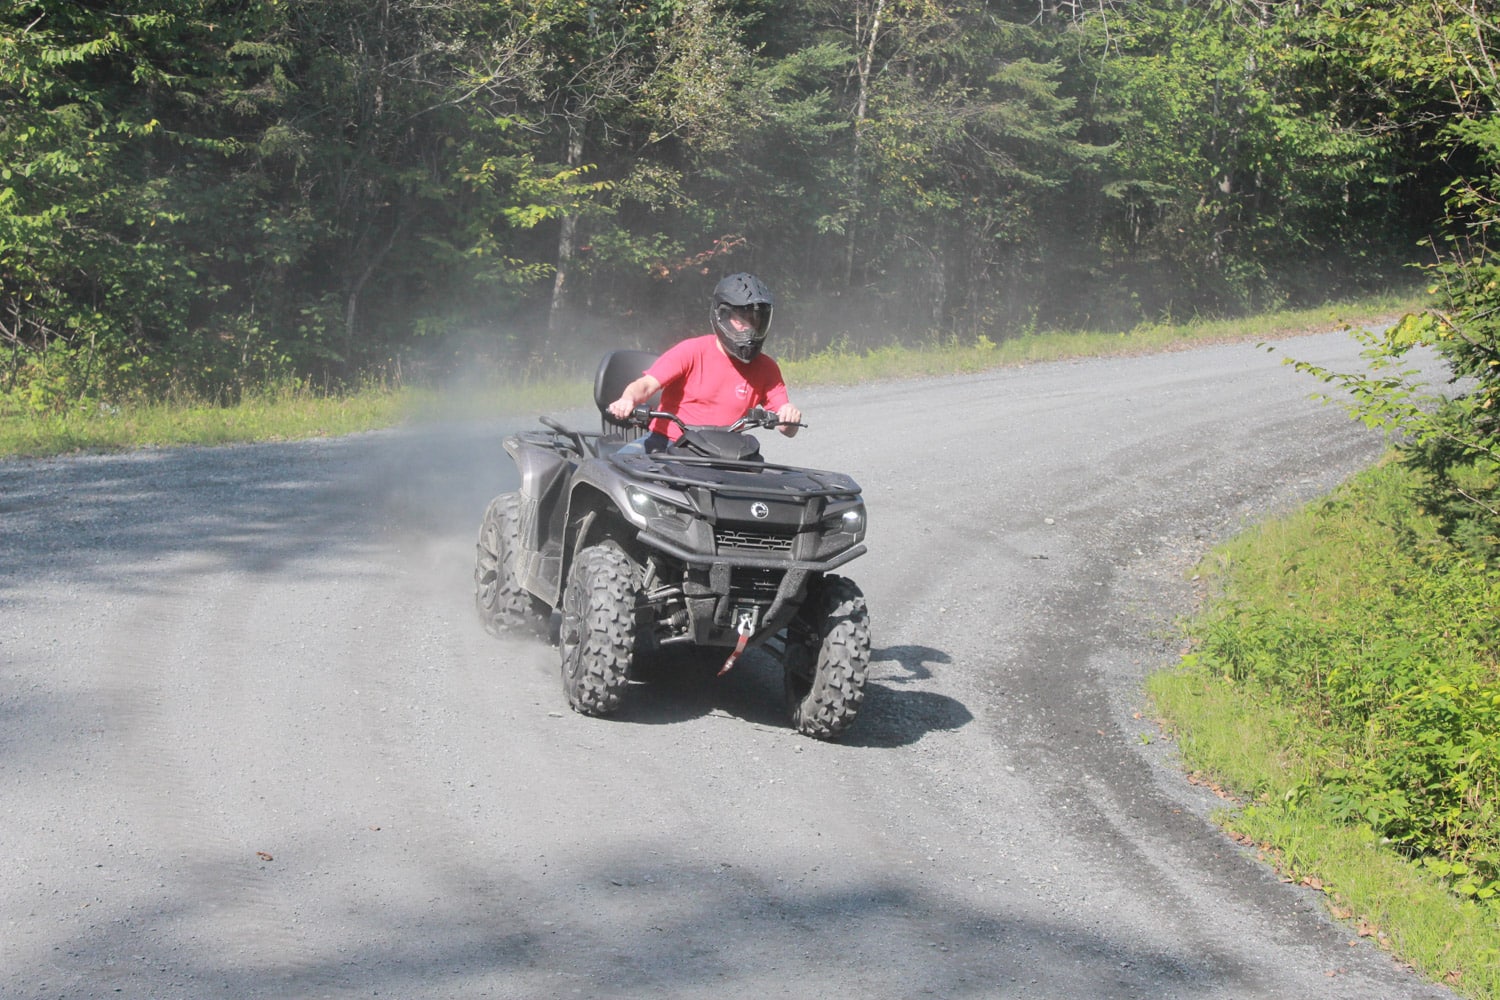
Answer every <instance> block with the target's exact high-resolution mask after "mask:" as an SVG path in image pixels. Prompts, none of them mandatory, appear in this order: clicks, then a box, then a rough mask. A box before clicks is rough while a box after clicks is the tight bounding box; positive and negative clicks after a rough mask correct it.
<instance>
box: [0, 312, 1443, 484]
mask: <svg viewBox="0 0 1500 1000" xmlns="http://www.w3.org/2000/svg"><path fill="white" fill-rule="evenodd" d="M1418 306H1419V301H1418V299H1417V298H1416V297H1414V296H1412V295H1403V294H1390V295H1383V296H1373V297H1370V298H1367V299H1362V300H1358V301H1353V302H1346V303H1340V304H1335V305H1328V306H1322V307H1319V308H1316V309H1301V310H1295V311H1285V312H1278V313H1272V314H1268V315H1264V316H1258V317H1251V318H1247V319H1240V320H1201V321H1192V322H1185V323H1149V324H1142V325H1141V326H1138V327H1136V328H1135V329H1133V330H1129V331H1125V332H1120V333H1099V332H1076V331H1074V332H1069V331H1054V332H1046V333H1028V334H1025V335H1022V336H1019V337H1015V338H1011V339H1008V340H1005V341H1001V342H998V343H997V342H995V341H992V340H990V339H988V338H986V337H980V338H978V340H977V341H975V342H973V343H962V342H959V341H957V340H956V339H951V338H950V339H944V340H934V341H932V342H930V343H928V344H924V345H920V346H915V347H906V346H897V345H887V346H882V347H875V348H861V347H858V346H856V345H853V344H848V343H842V344H836V345H834V346H832V347H829V348H827V349H825V350H822V351H819V352H817V353H814V354H810V355H807V356H804V357H798V356H795V355H792V356H782V357H779V359H778V360H780V361H781V362H782V368H783V370H784V372H785V374H786V377H787V381H788V382H789V383H790V384H792V385H794V386H802V385H818V384H825V385H829V384H858V383H861V382H869V381H874V380H878V379H885V378H913V377H923V376H936V375H951V374H955V373H968V372H979V371H985V370H988V369H991V368H1000V367H1007V366H1012V365H1020V364H1026V363H1031V362H1037V361H1056V360H1063V359H1067V358H1082V357H1102V356H1119V355H1132V354H1144V353H1149V352H1154V351H1163V350H1173V349H1182V348H1188V347H1194V346H1201V345H1204V344H1210V343H1220V342H1227V341H1234V340H1271V339H1276V338H1278V337H1287V336H1294V335H1298V334H1303V333H1309V332H1314V331H1318V330H1332V329H1336V328H1338V327H1339V326H1340V325H1341V324H1344V323H1353V324H1361V323H1370V322H1374V321H1376V320H1378V319H1380V318H1383V317H1389V316H1395V315H1399V314H1400V313H1402V312H1406V311H1410V310H1412V309H1415V308H1418ZM592 374H593V373H592V372H567V371H562V372H558V373H556V374H554V375H550V376H547V377H538V376H536V375H534V374H526V375H524V376H516V375H514V374H511V373H507V372H504V371H493V372H489V373H484V372H480V373H477V375H476V373H472V372H471V373H469V382H470V387H468V388H465V389H463V390H453V391H440V390H436V389H429V388H423V387H416V386H408V385H399V384H392V383H375V384H371V385H368V386H366V387H364V388H362V389H360V390H358V391H352V392H347V393H338V394H332V393H325V392H320V391H316V390H311V389H288V390H282V391H275V392H261V393H249V394H247V395H246V396H245V398H244V399H243V400H242V401H241V402H239V403H238V404H236V405H233V406H222V405H219V404H217V403H215V402H213V401H206V400H196V399H180V400H173V401H168V402H149V403H125V404H120V405H107V404H101V403H99V402H97V401H88V402H84V403H78V404H76V405H74V406H72V407H66V408H61V409H58V408H51V409H46V410H42V411H34V410H30V409H28V408H25V407H22V406H19V405H16V404H15V403H11V404H9V405H7V402H6V399H5V397H3V396H0V458H5V457H18V456H28V457H43V456H48V455H61V454H68V453H75V452H99V451H120V450H125V449H129V448H144V447H171V446H176V445H193V444H196V445H219V444H233V443H238V442H247V441H267V440H293V439H297V438H308V437H326V436H332V435H340V434H350V433H355V432H358V431H367V430H375V429H379V428H384V427H390V426H394V425H397V424H401V423H405V422H431V421H444V420H463V419H482V418H493V417H498V416H507V415H516V414H524V413H528V412H530V413H540V412H545V411H546V410H549V409H559V408H564V407H574V406H586V405H588V404H589V402H590V385H589V382H590V379H591V378H592ZM475 383H482V387H480V388H474V387H473V386H474V384H475Z"/></svg>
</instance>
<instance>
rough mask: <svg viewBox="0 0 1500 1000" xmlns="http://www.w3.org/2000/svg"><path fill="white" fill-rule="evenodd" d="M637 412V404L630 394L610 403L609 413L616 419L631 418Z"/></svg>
mask: <svg viewBox="0 0 1500 1000" xmlns="http://www.w3.org/2000/svg"><path fill="white" fill-rule="evenodd" d="M634 412H635V404H634V403H632V402H631V401H630V397H629V396H621V397H620V398H619V399H617V400H615V401H614V402H613V403H610V404H609V415H610V416H612V417H614V418H615V419H616V420H629V419H630V415H631V414H632V413H634Z"/></svg>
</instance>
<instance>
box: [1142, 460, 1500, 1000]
mask: <svg viewBox="0 0 1500 1000" xmlns="http://www.w3.org/2000/svg"><path fill="white" fill-rule="evenodd" d="M1414 487H1415V484H1414V483H1413V481H1412V479H1411V474H1410V473H1408V472H1407V471H1406V470H1404V469H1403V468H1401V467H1400V466H1398V465H1396V464H1393V463H1392V464H1385V465H1382V466H1380V467H1377V468H1376V469H1372V470H1370V471H1368V472H1366V473H1364V474H1362V475H1361V476H1359V477H1356V479H1355V480H1353V481H1351V483H1349V484H1347V485H1346V486H1345V487H1344V488H1342V489H1340V490H1339V491H1338V492H1336V493H1335V494H1334V495H1333V496H1331V497H1329V498H1328V499H1326V500H1324V501H1321V502H1319V503H1317V504H1314V505H1312V506H1310V507H1309V508H1307V509H1305V510H1304V511H1302V512H1300V513H1298V514H1296V515H1293V516H1291V517H1287V518H1283V519H1280V520H1277V521H1275V522H1272V523H1270V524H1267V525H1265V526H1263V527H1261V528H1258V529H1255V530H1253V531H1250V532H1248V533H1246V534H1244V535H1242V536H1240V537H1239V538H1237V539H1235V540H1233V541H1232V542H1230V543H1228V544H1227V545H1225V546H1223V547H1221V548H1220V549H1219V550H1217V551H1216V552H1215V553H1214V554H1213V555H1212V556H1210V558H1209V559H1208V560H1206V561H1205V563H1204V565H1203V567H1202V571H1203V572H1204V573H1205V575H1206V576H1207V577H1208V578H1209V580H1210V585H1211V587H1212V593H1211V595H1210V596H1209V598H1208V601H1207V603H1206V605H1205V608H1204V609H1203V610H1202V612H1201V613H1200V614H1199V615H1198V616H1197V617H1195V618H1194V620H1193V621H1192V622H1191V623H1190V624H1189V625H1188V631H1189V634H1190V635H1191V637H1192V638H1193V642H1194V650H1193V652H1191V653H1190V654H1189V655H1187V656H1186V657H1184V659H1183V662H1182V665H1181V667H1180V668H1179V669H1176V670H1171V671H1164V672H1161V673H1158V674H1157V675H1155V676H1153V677H1152V678H1150V680H1149V682H1148V688H1149V691H1150V695H1151V698H1152V700H1153V704H1154V705H1155V708H1156V711H1157V712H1158V714H1159V715H1160V716H1161V717H1162V719H1163V720H1164V724H1165V725H1166V726H1167V728H1169V729H1170V730H1171V731H1172V732H1173V733H1174V734H1175V735H1176V736H1177V739H1178V741H1179V743H1180V748H1181V752H1182V756H1183V759H1184V761H1185V763H1186V765H1187V767H1188V768H1189V769H1190V770H1193V771H1198V772H1201V773H1203V774H1204V775H1206V776H1207V780H1209V781H1211V782H1212V783H1214V784H1215V785H1217V786H1220V787H1222V788H1226V789H1229V790H1231V791H1232V792H1233V793H1234V794H1235V795H1236V796H1238V797H1239V799H1240V800H1241V803H1242V804H1241V806H1240V807H1238V808H1235V809H1227V810H1226V811H1225V813H1224V815H1223V816H1222V817H1221V819H1222V822H1223V823H1224V825H1225V826H1226V827H1227V828H1228V829H1230V830H1232V831H1234V832H1235V833H1236V834H1238V835H1239V836H1240V837H1242V838H1244V839H1245V840H1247V841H1248V842H1252V843H1254V844H1258V845H1261V846H1262V848H1263V849H1264V850H1265V851H1266V853H1267V854H1268V855H1269V856H1270V857H1271V858H1272V860H1274V861H1275V862H1276V863H1277V864H1279V865H1280V867H1281V868H1282V869H1283V870H1284V871H1286V872H1287V873H1288V874H1289V875H1290V876H1293V877H1295V878H1298V879H1299V880H1300V879H1303V878H1308V879H1312V880H1315V882H1316V884H1318V885H1321V886H1323V887H1325V889H1326V890H1327V891H1329V892H1330V894H1331V898H1333V899H1334V900H1335V901H1336V902H1335V906H1336V908H1337V909H1338V910H1339V911H1341V912H1346V913H1347V914H1348V915H1349V916H1350V918H1351V919H1354V920H1364V921H1365V922H1366V923H1367V924H1368V925H1370V926H1372V927H1376V928H1378V930H1379V933H1381V934H1383V935H1384V937H1383V938H1381V939H1380V940H1381V941H1382V942H1383V943H1384V944H1385V945H1387V946H1388V947H1390V948H1391V949H1392V950H1393V951H1394V952H1395V953H1396V954H1398V955H1400V956H1401V957H1402V958H1404V959H1405V960H1407V961H1409V962H1412V963H1413V964H1414V965H1416V966H1417V967H1419V968H1421V969H1422V970H1423V971H1424V972H1426V973H1428V974H1429V975H1431V976H1432V977H1433V978H1435V979H1438V980H1441V981H1447V982H1449V983H1450V984H1451V985H1453V986H1454V987H1455V988H1456V989H1458V990H1459V991H1460V992H1463V993H1465V994H1467V995H1471V996H1488V997H1494V996H1497V995H1500V806H1497V803H1500V637H1497V635H1496V629H1495V622H1496V621H1497V620H1500V574H1497V573H1496V572H1495V571H1494V570H1493V569H1486V568H1485V567H1483V566H1479V565H1475V564H1473V563H1471V562H1469V561H1467V560H1465V559H1464V558H1463V557H1462V556H1461V555H1459V554H1457V552H1456V551H1455V550H1454V549H1453V548H1452V547H1450V546H1449V545H1447V544H1446V543H1445V542H1444V540H1443V539H1442V538H1441V537H1440V536H1439V535H1438V534H1437V533H1436V523H1435V521H1434V520H1433V519H1432V518H1430V517H1427V516H1426V515H1424V514H1422V513H1420V512H1419V511H1418V510H1417V508H1416V504H1415V498H1414Z"/></svg>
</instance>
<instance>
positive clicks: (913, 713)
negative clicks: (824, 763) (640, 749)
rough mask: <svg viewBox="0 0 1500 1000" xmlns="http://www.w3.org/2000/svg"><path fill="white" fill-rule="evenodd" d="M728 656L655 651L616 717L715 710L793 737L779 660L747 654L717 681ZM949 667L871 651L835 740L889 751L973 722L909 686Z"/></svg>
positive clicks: (910, 651) (911, 650) (649, 719)
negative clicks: (858, 693)
mask: <svg viewBox="0 0 1500 1000" xmlns="http://www.w3.org/2000/svg"><path fill="white" fill-rule="evenodd" d="M725 656H726V651H725V650H689V649H672V650H664V651H661V652H659V653H658V654H657V655H656V656H654V657H653V658H652V659H651V661H650V662H649V663H646V664H643V665H642V666H641V667H640V668H638V669H637V670H636V672H635V674H634V675H633V681H634V683H632V685H631V687H630V689H629V690H628V691H627V693H626V697H625V701H624V704H623V706H622V707H621V709H620V712H619V714H618V715H616V716H615V717H614V718H615V719H617V720H618V721H620V722H625V723H635V724H639V725H653V726H660V725H672V724H674V723H680V722H685V721H688V720H690V719H697V718H701V717H703V716H706V715H712V714H714V713H716V712H717V713H722V714H724V715H728V716H730V717H732V718H736V719H741V720H743V721H745V722H748V723H751V724H753V725H759V726H765V727H768V728H772V729H786V730H787V731H788V733H790V731H791V729H790V723H789V722H788V718H787V712H786V709H785V704H784V698H785V696H784V694H783V691H782V671H781V664H780V662H779V661H778V660H777V659H776V658H775V657H774V656H772V655H771V654H769V653H766V652H764V651H752V652H750V653H747V654H746V655H745V656H744V657H743V658H742V659H741V660H740V661H739V662H738V663H737V664H736V665H735V666H734V668H733V669H732V670H731V671H730V672H729V673H728V674H725V675H724V676H722V677H721V676H719V674H718V671H719V668H720V667H722V666H723V665H724V659H725ZM947 662H949V659H948V656H947V654H946V653H943V652H942V651H941V650H936V649H932V648H930V647H927V646H892V647H888V648H885V649H879V650H875V652H874V653H873V655H872V656H871V676H870V680H869V682H868V683H867V684H866V685H865V702H864V705H863V707H862V708H861V709H860V712H859V716H858V718H857V719H856V720H855V722H854V725H853V726H852V727H851V728H850V730H849V732H848V733H847V734H846V735H845V736H844V737H843V738H842V739H841V740H839V742H840V743H841V744H843V745H845V746H851V747H871V748H885V749H890V748H894V747H899V746H906V745H909V744H912V743H915V742H917V741H918V740H920V739H921V738H922V737H924V736H926V735H928V734H929V733H932V732H937V731H945V730H953V729H958V728H960V727H961V726H964V725H966V724H967V723H969V722H970V721H972V720H973V715H971V714H970V712H969V710H968V709H967V708H965V707H964V705H963V704H961V703H960V702H958V701H956V700H955V699H953V698H950V697H948V696H947V695H942V694H938V693H936V692H932V691H922V690H916V689H914V688H913V687H912V685H913V684H914V683H916V682H919V681H925V680H929V679H931V678H932V670H931V667H930V666H929V664H934V663H947ZM892 667H894V669H892Z"/></svg>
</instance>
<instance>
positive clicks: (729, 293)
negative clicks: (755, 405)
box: [709, 273, 776, 361]
mask: <svg viewBox="0 0 1500 1000" xmlns="http://www.w3.org/2000/svg"><path fill="white" fill-rule="evenodd" d="M775 305H776V300H775V299H773V298H772V297H771V290H770V289H769V288H767V287H766V286H765V283H764V282H762V281H761V280H760V279H759V278H757V277H756V276H755V275H753V274H743V273H741V274H731V275H730V276H729V277H727V278H725V279H724V280H723V281H721V282H719V283H718V284H717V285H715V286H714V301H713V308H712V309H711V310H710V311H709V321H710V322H711V323H712V324H713V328H714V333H716V334H718V337H719V343H721V344H723V345H724V350H726V351H728V352H729V355H730V357H733V358H737V359H738V360H740V361H753V360H755V356H756V355H757V354H759V353H760V348H761V345H762V344H764V343H765V341H766V330H767V329H769V328H770V326H771V309H772V308H773V307H774V306H775Z"/></svg>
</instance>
